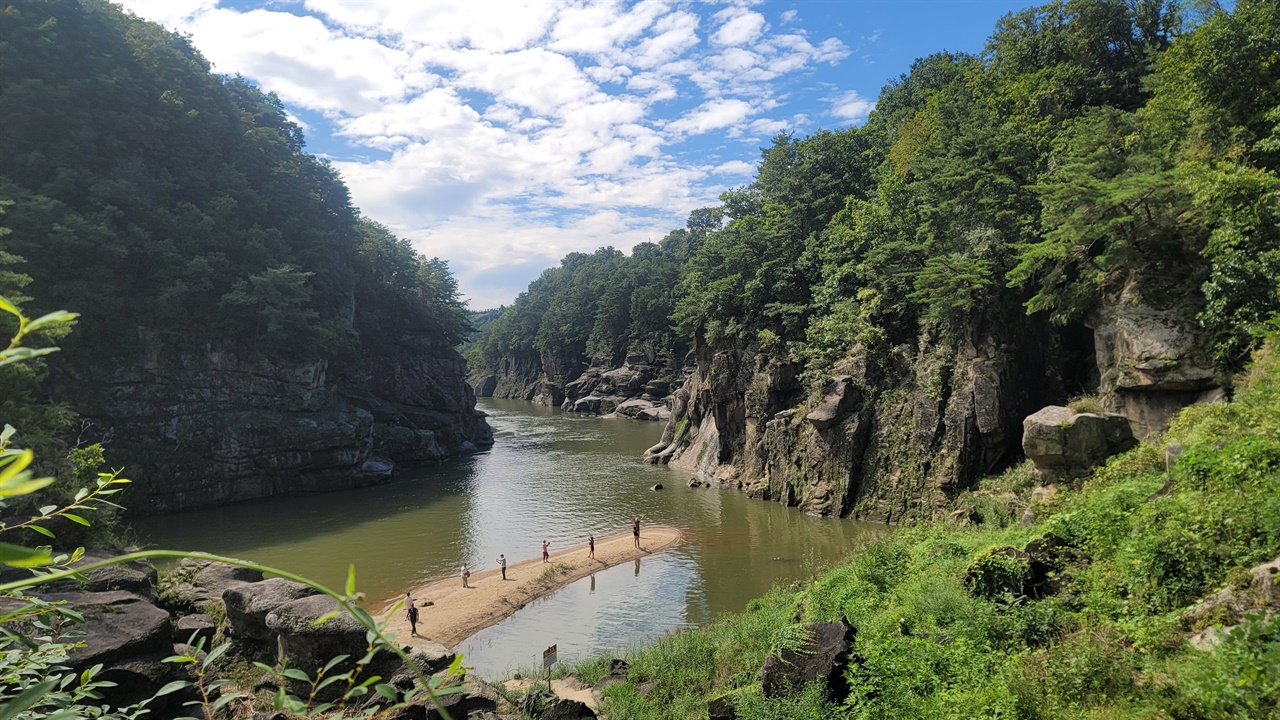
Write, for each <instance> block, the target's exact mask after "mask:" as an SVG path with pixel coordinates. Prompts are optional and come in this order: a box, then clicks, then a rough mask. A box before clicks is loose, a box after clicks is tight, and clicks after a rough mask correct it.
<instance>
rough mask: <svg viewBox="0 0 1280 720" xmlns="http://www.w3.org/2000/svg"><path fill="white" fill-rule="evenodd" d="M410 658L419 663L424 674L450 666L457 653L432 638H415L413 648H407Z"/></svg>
mask: <svg viewBox="0 0 1280 720" xmlns="http://www.w3.org/2000/svg"><path fill="white" fill-rule="evenodd" d="M405 651H406V652H408V653H409V659H410V660H412V661H413V664H414V665H417V666H418V668H419V669H420V670H422V673H423V674H424V675H431V674H433V673H437V672H440V671H441V670H443V669H445V668H447V667H449V664H450V663H452V662H453V659H454V658H455V657H457V653H455V652H453V651H452V650H450V649H449V648H447V647H445V646H444V645H441V644H440V643H438V642H432V641H430V640H423V639H417V640H414V643H413V646H412V648H405Z"/></svg>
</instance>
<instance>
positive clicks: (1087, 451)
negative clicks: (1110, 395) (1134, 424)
mask: <svg viewBox="0 0 1280 720" xmlns="http://www.w3.org/2000/svg"><path fill="white" fill-rule="evenodd" d="M1137 443H1138V441H1137V440H1136V439H1135V438H1134V437H1133V430H1132V429H1131V428H1130V426H1129V420H1128V419H1127V418H1125V417H1124V416H1123V415H1116V414H1111V413H1106V414H1102V413H1077V412H1075V411H1074V410H1072V409H1070V408H1066V407H1061V406H1058V405H1050V406H1049V407H1046V408H1043V409H1041V410H1040V411H1039V412H1036V413H1035V414H1033V415H1030V416H1028V417H1027V419H1026V420H1024V421H1023V423H1022V450H1023V452H1024V453H1026V455H1027V458H1028V459H1029V460H1031V461H1032V462H1033V463H1035V467H1036V474H1037V475H1038V476H1039V477H1040V478H1041V479H1042V480H1043V481H1045V482H1053V481H1055V480H1059V479H1073V478H1082V477H1086V476H1088V475H1089V474H1090V473H1091V472H1092V471H1093V468H1095V467H1097V466H1098V465H1101V464H1102V463H1103V462H1105V461H1106V460H1107V458H1109V457H1111V456H1112V455H1115V454H1117V453H1121V452H1124V451H1125V450H1129V449H1130V448H1132V447H1134V446H1135V445H1137Z"/></svg>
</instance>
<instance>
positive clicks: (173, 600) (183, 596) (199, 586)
mask: <svg viewBox="0 0 1280 720" xmlns="http://www.w3.org/2000/svg"><path fill="white" fill-rule="evenodd" d="M261 580H262V573H260V572H258V571H257V570H251V569H249V568H244V567H240V566H238V565H228V564H227V563H221V562H214V561H212V560H203V559H199V558H183V559H182V560H181V561H180V562H179V563H178V564H177V566H176V567H174V568H173V569H171V570H169V571H167V572H166V573H165V576H164V579H163V581H162V582H161V583H160V601H161V603H162V604H164V605H166V606H168V607H171V608H175V609H179V610H187V611H196V612H203V611H207V610H211V609H214V608H216V607H218V606H220V605H221V604H222V595H223V593H225V592H226V591H227V590H228V589H230V588H233V587H238V586H240V585H244V584H246V583H255V582H260V581H261Z"/></svg>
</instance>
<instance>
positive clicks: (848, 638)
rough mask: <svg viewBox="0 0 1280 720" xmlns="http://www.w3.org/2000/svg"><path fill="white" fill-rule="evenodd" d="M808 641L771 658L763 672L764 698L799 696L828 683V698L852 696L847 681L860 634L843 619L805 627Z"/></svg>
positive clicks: (766, 660) (767, 658)
mask: <svg viewBox="0 0 1280 720" xmlns="http://www.w3.org/2000/svg"><path fill="white" fill-rule="evenodd" d="M805 630H806V631H808V633H809V641H808V642H806V643H805V644H804V646H803V647H801V648H799V649H798V650H792V649H790V648H787V649H784V650H782V651H781V652H780V653H778V654H776V655H774V654H771V655H769V656H768V657H766V658H765V660H764V667H763V668H762V669H761V671H760V675H761V685H762V687H763V690H764V696H765V697H781V696H786V695H791V694H793V693H798V692H800V691H801V690H802V689H803V688H804V686H806V685H808V684H809V683H812V682H817V681H822V682H825V683H826V688H827V697H828V698H844V697H845V696H846V695H848V694H849V688H848V683H847V682H846V681H845V678H844V671H845V668H846V667H848V665H849V653H850V651H851V650H852V649H853V641H854V637H855V636H856V634H857V631H856V630H854V628H853V626H852V625H850V624H849V623H848V621H846V620H844V619H843V618H841V619H840V621H838V622H825V623H810V624H808V625H806V626H805Z"/></svg>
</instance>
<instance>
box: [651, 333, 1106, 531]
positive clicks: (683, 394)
mask: <svg viewBox="0 0 1280 720" xmlns="http://www.w3.org/2000/svg"><path fill="white" fill-rule="evenodd" d="M1015 328H1016V329H1015ZM982 330H983V329H975V332H974V335H973V337H971V338H969V339H966V340H957V341H955V342H954V343H951V344H947V345H938V346H931V345H924V344H922V345H921V346H920V347H919V348H911V347H908V346H905V345H903V346H898V347H895V348H889V349H887V350H886V351H884V352H885V353H886V354H885V355H874V356H873V355H871V354H869V353H868V352H867V351H865V350H863V349H862V348H853V349H852V350H851V352H850V355H849V357H848V358H846V359H845V360H843V361H842V362H841V363H840V364H839V365H838V366H837V367H836V368H835V369H834V370H833V377H832V379H831V380H830V381H829V382H828V383H826V384H825V386H822V387H818V388H816V389H814V390H810V389H808V388H807V387H806V385H805V384H804V383H803V382H802V381H801V371H802V370H803V367H802V366H801V365H799V364H798V363H791V362H780V361H778V360H776V359H767V358H765V357H764V356H761V355H759V354H758V353H757V352H756V351H755V350H754V349H753V348H751V347H746V348H742V349H740V350H735V351H722V352H714V353H712V352H710V351H709V350H707V349H706V348H701V347H700V348H699V349H698V353H697V359H696V366H695V369H694V371H693V373H692V374H691V375H690V376H689V377H688V378H687V379H686V381H685V383H684V385H683V386H682V387H681V388H680V389H678V390H677V391H676V392H675V394H674V395H673V396H672V406H671V412H672V417H671V420H670V421H669V422H668V423H667V425H666V428H664V431H663V437H662V441H661V442H660V443H659V444H658V445H655V446H654V447H653V448H650V449H649V451H648V452H646V454H645V457H646V459H647V460H649V461H650V462H657V463H670V464H671V465H672V466H673V467H676V468H679V469H681V470H684V471H688V472H690V473H693V474H696V475H698V476H700V477H703V478H707V479H710V480H712V481H713V482H716V483H718V484H720V485H727V486H732V487H738V488H741V489H742V490H744V491H746V492H747V493H748V494H749V495H750V496H751V497H756V498H760V499H763V500H772V501H776V502H780V503H783V504H786V505H792V506H796V507H799V508H800V509H802V510H804V511H805V512H809V513H813V514H818V515H838V516H853V517H857V518H860V519H867V520H873V521H879V522H897V521H899V520H902V519H904V518H909V517H917V518H919V517H924V518H934V517H937V516H939V513H940V512H941V509H942V508H944V507H946V505H947V503H948V502H949V501H950V499H951V498H953V497H955V496H956V495H958V494H959V493H960V492H961V491H963V490H965V489H966V488H968V487H970V486H971V485H972V484H973V483H974V482H976V481H977V479H978V478H980V477H982V476H985V475H990V474H993V473H997V472H999V471H1001V470H1003V469H1004V468H1006V467H1008V466H1009V465H1010V464H1012V463H1013V462H1015V461H1016V460H1017V458H1018V457H1019V456H1020V454H1021V447H1020V441H1021V437H1022V432H1021V424H1022V420H1023V418H1025V417H1026V416H1027V415H1028V414H1030V413H1031V412H1034V411H1035V410H1036V409H1039V408H1040V407H1043V406H1044V405H1045V402H1043V400H1046V399H1049V398H1052V397H1062V396H1063V395H1064V394H1065V392H1066V390H1065V385H1066V383H1067V379H1066V375H1067V373H1066V370H1064V368H1065V367H1066V366H1067V365H1068V364H1069V363H1067V361H1066V357H1067V356H1068V355H1070V353H1069V352H1068V351H1067V350H1066V349H1065V348H1064V344H1063V340H1062V338H1061V337H1060V336H1059V331H1058V330H1056V329H1055V328H1053V327H1051V326H1049V325H1048V323H1047V322H1045V323H1040V322H1039V321H1038V320H1036V319H1031V320H1028V319H1027V318H1025V317H1024V316H1018V317H1016V318H1015V317H1013V316H1011V317H1010V318H1008V319H1007V321H1005V322H999V323H993V324H992V325H991V327H990V328H987V329H986V331H985V332H982ZM1088 350H1089V351H1090V356H1091V353H1092V347H1091V346H1090V347H1089V348H1088ZM1073 352H1078V351H1073Z"/></svg>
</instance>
